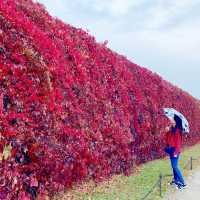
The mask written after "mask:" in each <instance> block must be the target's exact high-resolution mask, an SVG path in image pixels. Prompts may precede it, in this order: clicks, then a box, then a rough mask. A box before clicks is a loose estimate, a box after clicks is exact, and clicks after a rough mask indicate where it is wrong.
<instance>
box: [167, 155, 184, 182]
mask: <svg viewBox="0 0 200 200" xmlns="http://www.w3.org/2000/svg"><path fill="white" fill-rule="evenodd" d="M170 160H171V166H172V170H173V175H174V181H175V183H176V184H179V185H185V181H184V179H183V176H182V173H181V170H180V169H179V166H178V161H179V155H178V156H177V157H173V156H170Z"/></svg>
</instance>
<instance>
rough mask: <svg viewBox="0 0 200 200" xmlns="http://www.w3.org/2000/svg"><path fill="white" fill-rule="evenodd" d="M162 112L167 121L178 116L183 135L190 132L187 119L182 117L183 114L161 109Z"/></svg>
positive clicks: (172, 109) (173, 110)
mask: <svg viewBox="0 0 200 200" xmlns="http://www.w3.org/2000/svg"><path fill="white" fill-rule="evenodd" d="M163 110H164V113H165V115H166V116H167V117H168V118H169V119H174V116H175V115H176V116H178V117H179V118H180V119H181V121H182V127H183V130H182V131H183V133H189V131H190V128H189V123H188V121H187V119H186V118H185V117H184V116H183V114H181V113H180V112H178V111H177V110H175V109H174V108H163Z"/></svg>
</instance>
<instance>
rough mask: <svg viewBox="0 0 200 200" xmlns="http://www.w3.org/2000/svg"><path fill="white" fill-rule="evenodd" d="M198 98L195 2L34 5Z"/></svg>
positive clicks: (108, 0) (199, 31)
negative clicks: (86, 32) (106, 42)
mask: <svg viewBox="0 0 200 200" xmlns="http://www.w3.org/2000/svg"><path fill="white" fill-rule="evenodd" d="M38 2H40V3H43V4H44V5H45V7H46V8H47V10H48V11H49V12H50V14H51V15H53V16H56V17H58V18H60V19H62V20H63V21H64V22H66V23H69V24H71V25H73V26H75V27H80V28H83V29H84V30H89V32H90V34H91V35H93V36H95V37H96V40H97V41H98V42H103V41H105V40H108V45H107V46H108V47H110V48H111V49H112V50H114V51H116V52H118V53H120V54H122V55H125V56H126V57H127V58H128V59H130V60H131V61H133V62H134V63H136V64H138V65H140V66H143V67H146V68H149V69H150V70H152V71H154V72H156V73H158V74H160V75H161V76H162V77H163V78H164V79H166V80H169V81H170V82H172V83H173V84H175V85H177V86H178V87H180V88H182V89H184V90H186V91H188V92H189V93H190V94H192V95H193V96H195V97H197V98H199V99H200V89H199V88H200V0H151V1H150V0H73V1H72V0H56V1H55V0H38Z"/></svg>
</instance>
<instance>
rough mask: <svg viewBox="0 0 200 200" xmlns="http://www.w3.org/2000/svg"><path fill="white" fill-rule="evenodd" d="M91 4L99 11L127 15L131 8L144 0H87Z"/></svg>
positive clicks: (114, 14)
mask: <svg viewBox="0 0 200 200" xmlns="http://www.w3.org/2000/svg"><path fill="white" fill-rule="evenodd" d="M84 2H85V3H89V5H90V6H92V8H93V9H94V10H96V11H97V12H103V11H105V12H108V13H109V14H111V15H113V16H119V15H125V14H127V13H128V12H129V11H130V10H131V9H133V8H136V7H137V6H139V5H140V4H142V3H143V2H144V0H87V1H84Z"/></svg>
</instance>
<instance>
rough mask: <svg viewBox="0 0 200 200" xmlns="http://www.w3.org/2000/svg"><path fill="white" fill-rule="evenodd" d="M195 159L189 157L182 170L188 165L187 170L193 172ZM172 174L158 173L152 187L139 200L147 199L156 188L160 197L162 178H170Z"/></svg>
mask: <svg viewBox="0 0 200 200" xmlns="http://www.w3.org/2000/svg"><path fill="white" fill-rule="evenodd" d="M195 160H197V159H195V158H193V157H190V158H189V160H188V161H187V162H186V164H185V165H184V166H183V169H187V167H188V165H189V169H190V170H193V161H195ZM172 176H173V175H172V174H165V175H163V174H162V173H160V175H159V178H158V180H157V181H156V182H155V184H154V185H153V187H152V188H151V189H150V190H149V191H148V192H147V193H146V194H145V195H144V197H142V198H141V200H145V199H147V197H149V195H150V194H151V193H153V191H154V190H155V189H156V188H157V187H158V189H159V195H160V197H162V194H163V181H164V178H166V177H172Z"/></svg>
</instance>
